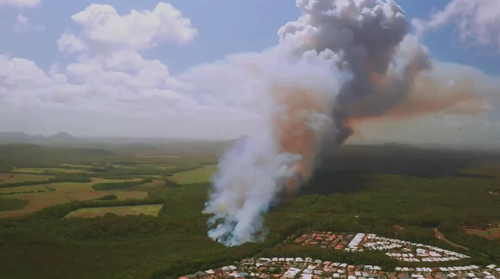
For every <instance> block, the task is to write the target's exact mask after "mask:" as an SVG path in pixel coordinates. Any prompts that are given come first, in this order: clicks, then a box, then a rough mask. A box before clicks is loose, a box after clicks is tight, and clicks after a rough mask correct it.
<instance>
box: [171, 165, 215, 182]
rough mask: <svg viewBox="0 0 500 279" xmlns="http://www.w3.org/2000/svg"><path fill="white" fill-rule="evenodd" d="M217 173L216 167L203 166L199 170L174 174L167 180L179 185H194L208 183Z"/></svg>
mask: <svg viewBox="0 0 500 279" xmlns="http://www.w3.org/2000/svg"><path fill="white" fill-rule="evenodd" d="M216 172H217V165H216V164H212V165H204V166H202V167H201V168H198V169H194V170H189V171H183V172H176V173H174V174H173V175H172V177H170V178H169V180H171V181H173V182H175V183H177V184H181V185H186V184H196V183H208V182H210V178H211V177H212V176H213V175H214V174H215V173H216Z"/></svg>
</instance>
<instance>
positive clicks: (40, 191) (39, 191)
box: [0, 187, 56, 196]
mask: <svg viewBox="0 0 500 279" xmlns="http://www.w3.org/2000/svg"><path fill="white" fill-rule="evenodd" d="M55 191H56V189H54V188H48V187H46V189H45V190H41V189H40V190H37V191H34V190H31V191H17V192H5V193H0V196H10V195H19V194H32V193H44V192H55Z"/></svg>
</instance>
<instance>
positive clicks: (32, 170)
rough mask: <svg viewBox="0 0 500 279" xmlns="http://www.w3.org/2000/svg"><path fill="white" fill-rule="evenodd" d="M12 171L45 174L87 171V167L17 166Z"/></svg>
mask: <svg viewBox="0 0 500 279" xmlns="http://www.w3.org/2000/svg"><path fill="white" fill-rule="evenodd" d="M12 172H20V173H33V174H44V173H86V172H87V170H85V169H68V168H16V169H13V170H12Z"/></svg>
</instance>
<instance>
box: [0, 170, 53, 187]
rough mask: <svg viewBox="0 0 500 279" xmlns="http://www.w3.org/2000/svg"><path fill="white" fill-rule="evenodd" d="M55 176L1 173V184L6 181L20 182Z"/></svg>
mask: <svg viewBox="0 0 500 279" xmlns="http://www.w3.org/2000/svg"><path fill="white" fill-rule="evenodd" d="M50 178H54V176H53V175H34V174H16V173H0V185H2V184H5V183H19V182H27V181H42V180H47V179H50Z"/></svg>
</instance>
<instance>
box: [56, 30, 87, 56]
mask: <svg viewBox="0 0 500 279" xmlns="http://www.w3.org/2000/svg"><path fill="white" fill-rule="evenodd" d="M57 48H58V49H59V51H60V52H65V53H77V52H80V51H83V50H85V49H86V48H87V46H86V45H85V43H84V42H83V41H82V39H81V38H77V37H76V36H75V35H73V34H71V33H69V32H65V33H63V34H62V35H61V37H60V38H59V39H58V40H57Z"/></svg>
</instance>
